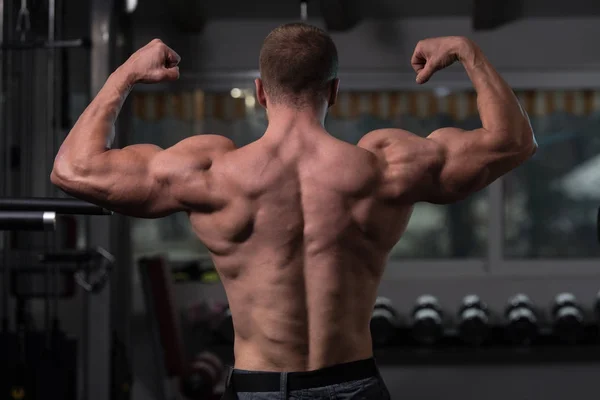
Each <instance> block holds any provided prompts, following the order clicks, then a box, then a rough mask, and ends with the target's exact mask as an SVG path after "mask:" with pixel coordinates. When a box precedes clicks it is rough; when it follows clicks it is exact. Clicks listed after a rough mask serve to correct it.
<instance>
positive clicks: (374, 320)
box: [371, 297, 400, 346]
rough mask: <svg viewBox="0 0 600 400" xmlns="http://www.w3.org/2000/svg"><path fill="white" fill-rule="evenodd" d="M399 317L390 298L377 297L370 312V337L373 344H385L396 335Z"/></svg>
mask: <svg viewBox="0 0 600 400" xmlns="http://www.w3.org/2000/svg"><path fill="white" fill-rule="evenodd" d="M399 325H400V323H399V318H398V314H397V312H396V310H395V309H394V307H393V305H392V302H391V300H390V299H388V298H385V297H377V299H376V300H375V307H374V308H373V313H372V314H371V337H372V340H373V345H375V346H385V345H387V344H389V343H390V342H391V341H392V340H393V339H394V338H395V337H396V335H397V332H398V327H399Z"/></svg>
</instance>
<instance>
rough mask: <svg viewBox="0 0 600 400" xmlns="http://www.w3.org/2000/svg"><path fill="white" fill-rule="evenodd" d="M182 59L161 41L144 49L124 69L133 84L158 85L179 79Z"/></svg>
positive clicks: (136, 53) (156, 41) (133, 56)
mask: <svg viewBox="0 0 600 400" xmlns="http://www.w3.org/2000/svg"><path fill="white" fill-rule="evenodd" d="M179 61H181V57H179V54H177V53H175V51H173V50H172V49H171V48H169V47H168V46H167V45H166V44H164V43H163V42H162V41H161V40H159V39H154V40H153V41H151V42H150V43H148V44H147V45H146V46H144V47H142V48H141V49H139V50H138V51H136V52H135V53H133V55H132V56H131V57H129V59H128V60H127V61H125V63H124V64H123V68H124V69H125V70H126V71H127V73H128V75H129V76H130V77H131V80H132V81H133V82H132V83H158V82H163V81H174V80H177V79H178V78H179V67H178V65H179Z"/></svg>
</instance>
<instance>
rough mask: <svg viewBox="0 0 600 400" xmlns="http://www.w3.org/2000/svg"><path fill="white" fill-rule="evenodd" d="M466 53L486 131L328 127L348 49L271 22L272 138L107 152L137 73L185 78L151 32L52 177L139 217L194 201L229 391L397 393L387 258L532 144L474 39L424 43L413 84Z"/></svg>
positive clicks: (313, 32)
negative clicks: (383, 344) (222, 327)
mask: <svg viewBox="0 0 600 400" xmlns="http://www.w3.org/2000/svg"><path fill="white" fill-rule="evenodd" d="M455 61H459V62H461V63H462V65H463V66H464V68H465V69H466V72H467V74H468V76H469V77H470V79H471V81H472V82H473V85H474V86H475V90H476V91H477V103H478V108H479V114H480V116H481V121H482V125H483V127H482V128H481V129H476V130H474V131H464V130H461V129H457V128H443V129H439V130H437V131H435V132H433V133H431V135H429V136H428V137H427V138H421V137H418V136H416V135H414V134H412V133H410V132H407V131H404V130H401V129H394V128H389V129H381V130H376V131H373V132H370V133H368V134H366V135H365V136H364V137H363V138H362V139H361V140H360V142H359V143H358V146H353V145H350V144H348V143H345V142H342V141H340V140H337V139H335V138H334V137H332V136H330V135H329V134H328V133H327V131H326V130H325V129H324V127H323V122H324V119H325V114H326V113H327V109H328V107H330V106H331V105H332V104H333V103H334V102H335V100H336V96H337V92H338V84H339V82H338V79H337V78H336V75H337V64H338V61H337V51H336V47H335V45H334V43H333V41H332V40H331V38H330V37H329V36H328V35H327V34H326V33H325V32H323V31H322V30H319V29H317V28H314V27H312V26H308V25H304V24H291V25H284V26H281V27H279V28H277V29H275V30H274V31H273V32H271V33H270V34H269V35H268V37H267V38H266V40H265V41H264V44H263V47H262V50H261V53H260V72H261V79H257V80H256V94H257V98H258V101H259V102H260V104H261V105H262V106H263V107H264V108H265V109H266V110H267V115H268V121H269V123H268V127H267V130H266V132H265V134H264V136H263V137H262V138H261V139H259V140H257V141H255V142H254V143H251V144H249V145H247V146H245V147H242V148H236V147H235V146H234V144H233V143H232V142H231V141H230V140H229V139H226V138H224V137H222V136H217V135H199V136H194V137H190V138H188V139H185V140H183V141H181V142H180V143H178V144H176V145H175V146H173V147H171V148H168V149H165V150H163V149H160V148H158V147H156V146H153V145H149V144H142V145H134V146H128V147H125V148H123V149H114V150H109V149H107V146H106V144H107V141H110V137H111V132H112V130H113V124H114V123H115V120H116V118H117V115H118V114H119V110H120V108H121V106H122V104H123V102H124V101H125V98H126V97H127V94H128V93H129V91H130V90H131V88H132V87H133V86H134V85H135V84H136V83H140V82H142V83H154V82H160V81H165V80H173V79H177V78H178V76H179V71H178V63H179V56H178V55H177V54H176V53H175V52H174V51H173V50H171V49H170V48H168V47H167V46H166V45H165V44H163V43H162V42H160V41H159V40H154V41H152V42H151V43H150V44H148V45H147V46H145V47H144V48H142V49H141V50H139V51H138V52H136V53H135V54H134V55H133V56H132V57H131V58H130V59H129V60H128V61H127V62H125V63H124V64H123V65H122V66H121V67H119V68H118V69H117V70H116V71H115V72H114V73H113V74H112V75H111V76H110V78H109V79H108V81H107V82H106V85H105V86H104V88H103V89H102V90H101V91H100V93H99V94H98V95H97V97H96V98H95V99H94V101H93V102H92V103H91V104H90V105H89V107H88V108H87V110H85V112H84V113H83V114H82V115H81V118H80V119H79V121H78V122H77V124H76V125H75V126H74V128H73V130H72V131H71V133H70V134H69V135H68V137H67V138H66V140H65V142H64V143H63V145H62V147H61V149H60V151H59V153H58V155H57V157H56V160H55V164H54V171H53V172H52V182H54V183H55V184H56V185H58V186H59V187H61V188H62V189H63V190H65V191H66V192H68V193H70V194H72V195H73V196H75V197H79V198H82V199H85V200H87V201H91V202H93V203H96V204H99V205H101V206H103V207H106V208H108V209H112V210H114V211H116V212H118V213H122V214H125V215H130V216H134V217H141V218H156V217H162V216H165V215H168V214H171V213H175V212H181V211H183V212H186V213H187V214H188V215H189V218H190V221H191V223H192V226H193V228H194V230H195V232H196V234H197V235H198V238H199V239H200V240H201V241H202V242H203V243H204V244H205V245H206V246H207V248H208V249H209V251H210V253H211V256H212V259H213V260H214V264H215V266H216V268H217V270H218V272H219V274H220V276H221V278H222V282H223V285H224V287H225V290H226V292H227V297H228V299H229V304H230V307H231V312H232V315H233V321H234V327H235V369H234V370H233V372H232V373H231V374H230V376H229V380H228V382H229V383H228V391H227V396H229V397H228V398H239V399H249V398H251V397H252V398H256V399H258V398H260V399H286V398H288V395H289V398H293V399H297V398H300V397H302V398H304V399H311V398H314V399H321V398H327V399H350V398H361V399H388V398H389V393H388V391H387V389H386V387H385V385H384V383H383V381H382V380H381V378H380V376H379V373H378V371H377V368H376V366H375V363H374V361H373V359H372V357H373V353H372V348H371V337H370V333H369V320H370V315H371V312H372V309H373V304H374V301H375V298H376V292H377V287H378V284H379V282H380V278H381V276H382V273H383V270H384V267H385V264H386V260H387V258H388V254H389V252H390V250H391V249H392V246H394V244H395V243H396V242H397V241H398V240H399V239H400V236H401V235H402V233H403V231H404V229H405V228H406V225H407V223H408V220H409V217H410V215H411V210H412V208H413V205H414V204H415V203H417V202H421V201H424V202H432V203H438V204H444V203H451V202H455V201H457V200H460V199H463V198H465V197H466V196H468V195H470V194H471V193H474V192H476V191H478V190H480V189H482V188H484V187H485V186H487V185H488V184H490V183H491V182H493V181H494V180H495V179H497V178H498V177H500V176H501V175H503V174H505V173H506V172H508V171H510V170H511V169H513V168H515V167H517V166H518V165H519V164H521V163H523V162H524V161H525V160H527V159H528V158H529V157H531V155H532V154H533V153H534V152H535V149H536V144H535V141H534V138H533V134H532V130H531V127H530V124H529V121H528V118H527V116H526V114H525V113H524V111H523V110H522V109H521V107H520V106H519V103H518V101H517V99H516V98H515V96H514V94H513V92H512V91H511V89H510V88H509V87H508V85H507V84H506V83H505V82H504V80H502V78H501V77H500V76H499V75H498V73H497V72H496V71H495V70H494V68H493V67H492V66H491V65H490V63H489V62H488V60H487V59H486V58H485V56H484V55H483V54H482V52H481V50H480V49H479V48H478V47H477V46H476V45H475V44H474V43H473V42H471V41H470V40H468V39H466V38H462V37H442V38H435V39H427V40H423V41H421V42H419V43H418V44H417V47H416V50H415V52H414V55H413V57H412V65H413V68H414V69H415V71H416V73H417V76H416V80H417V83H420V84H422V83H425V82H427V80H428V79H429V78H430V77H431V76H432V74H433V73H435V72H436V71H438V70H440V69H442V68H444V67H447V66H449V65H450V64H452V63H453V62H455Z"/></svg>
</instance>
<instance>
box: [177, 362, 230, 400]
mask: <svg viewBox="0 0 600 400" xmlns="http://www.w3.org/2000/svg"><path fill="white" fill-rule="evenodd" d="M223 371H224V366H223V363H222V362H221V360H220V359H219V357H217V356H216V355H214V354H212V353H209V352H206V351H205V352H202V353H200V354H198V355H196V357H195V358H194V359H193V360H192V362H191V363H190V365H189V367H188V370H187V371H186V372H185V373H184V375H183V377H182V378H181V383H180V390H181V393H182V394H183V395H185V396H186V397H188V398H189V399H194V400H195V399H198V400H200V399H205V398H207V397H208V398H210V397H211V396H212V395H213V393H214V390H215V387H216V386H217V385H218V384H219V382H220V381H221V378H222V377H223Z"/></svg>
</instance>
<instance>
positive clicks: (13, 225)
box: [0, 211, 56, 231]
mask: <svg viewBox="0 0 600 400" xmlns="http://www.w3.org/2000/svg"><path fill="white" fill-rule="evenodd" d="M55 229H56V213H54V212H47V211H0V231H54V230H55Z"/></svg>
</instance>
